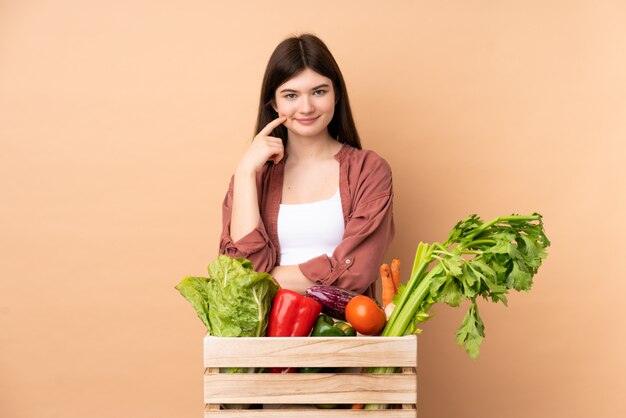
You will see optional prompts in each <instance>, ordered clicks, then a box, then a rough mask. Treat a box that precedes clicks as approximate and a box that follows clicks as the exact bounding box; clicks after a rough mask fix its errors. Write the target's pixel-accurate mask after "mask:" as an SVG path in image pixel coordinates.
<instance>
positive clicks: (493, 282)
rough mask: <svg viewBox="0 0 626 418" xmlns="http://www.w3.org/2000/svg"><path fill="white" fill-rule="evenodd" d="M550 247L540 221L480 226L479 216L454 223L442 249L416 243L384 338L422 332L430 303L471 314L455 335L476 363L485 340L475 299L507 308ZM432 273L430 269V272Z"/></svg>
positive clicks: (517, 219)
mask: <svg viewBox="0 0 626 418" xmlns="http://www.w3.org/2000/svg"><path fill="white" fill-rule="evenodd" d="M549 245H550V241H549V240H548V238H547V237H546V235H545V233H544V230H543V221H542V217H541V215H539V214H537V213H535V214H533V215H529V216H521V215H511V216H502V217H498V218H495V219H492V220H491V221H489V222H483V221H482V220H481V219H480V218H479V217H478V216H477V215H471V216H469V217H468V218H466V219H464V220H462V221H460V222H458V223H457V224H456V225H455V227H454V228H453V229H452V231H451V232H450V235H449V236H448V239H447V240H446V241H445V242H444V243H438V242H435V243H432V244H425V243H420V244H419V246H418V248H417V254H416V256H415V262H414V264H413V270H412V272H411V277H410V278H409V280H408V282H407V284H406V285H405V286H401V287H400V289H399V292H398V296H396V301H397V302H396V307H395V309H394V311H393V313H392V315H391V317H390V318H389V321H388V322H387V325H386V326H385V329H384V330H383V335H385V336H401V335H407V334H412V333H415V332H420V330H419V329H418V328H417V327H416V326H417V324H419V323H420V322H423V321H425V320H426V319H428V318H429V314H428V311H429V309H430V307H431V306H432V305H433V304H434V303H438V302H444V303H446V304H448V305H450V306H453V307H457V306H459V305H460V304H461V302H462V301H463V300H469V301H470V302H471V305H470V308H469V310H468V312H467V315H466V316H465V319H464V320H463V322H462V323H461V327H460V328H459V330H458V331H457V333H456V339H457V342H458V343H459V345H462V346H463V347H464V348H465V350H466V351H467V353H468V354H469V356H470V357H472V358H476V357H477V356H478V354H479V347H480V344H481V342H482V341H483V338H484V337H485V328H484V325H483V322H482V320H481V319H480V316H479V314H478V305H477V303H476V299H477V298H478V297H479V296H481V297H483V298H484V299H486V300H489V299H491V301H493V302H502V303H503V304H504V305H506V304H507V299H506V295H507V294H508V292H509V290H511V289H514V290H517V291H520V290H524V291H528V290H530V288H531V286H532V283H533V280H532V279H533V276H534V275H535V273H537V270H538V269H539V266H541V262H542V261H543V259H544V258H545V257H546V248H547V247H548V246H549ZM429 267H430V269H429Z"/></svg>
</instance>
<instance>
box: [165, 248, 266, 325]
mask: <svg viewBox="0 0 626 418" xmlns="http://www.w3.org/2000/svg"><path fill="white" fill-rule="evenodd" d="M208 270H209V277H192V276H188V277H185V278H184V279H183V280H182V281H181V282H180V283H179V284H178V285H177V286H176V289H177V290H178V291H179V292H180V294H181V295H182V296H183V297H184V298H185V299H187V300H188V301H189V303H191V306H193V308H194V309H195V310H196V312H197V314H198V317H199V318H200V320H201V321H202V322H203V323H204V325H205V326H206V327H207V332H208V333H209V334H211V335H214V336H217V337H262V336H264V335H265V332H266V331H267V322H268V317H269V312H270V309H271V305H272V300H273V299H274V295H275V294H276V291H277V290H278V286H277V285H276V282H275V281H274V279H272V276H271V275H270V274H269V273H257V272H256V271H254V265H253V264H252V263H251V262H250V261H248V260H246V259H245V258H231V257H228V256H226V255H220V256H219V257H218V258H217V259H216V260H214V261H213V262H212V263H211V264H209V268H208Z"/></svg>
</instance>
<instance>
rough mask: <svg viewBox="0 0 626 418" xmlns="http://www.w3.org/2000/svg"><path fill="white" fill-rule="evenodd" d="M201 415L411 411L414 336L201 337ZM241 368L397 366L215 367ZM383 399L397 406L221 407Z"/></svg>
mask: <svg viewBox="0 0 626 418" xmlns="http://www.w3.org/2000/svg"><path fill="white" fill-rule="evenodd" d="M204 366H205V372H204V401H205V404H206V408H205V418H219V417H224V418H227V417H228V418H235V417H242V418H279V417H281V418H287V417H291V418H305V417H310V418H313V417H315V418H324V417H328V418H330V417H334V418H338V417H349V418H350V417H360V418H383V417H384V418H409V417H411V418H415V417H416V416H417V412H416V401H417V375H416V367H417V336H415V335H410V336H406V337H365V336H359V337H292V338H285V337H271V338H269V337H266V338H220V337H212V336H206V337H205V338H204ZM230 367H245V368H252V367H254V368H269V367H333V368H345V367H351V368H355V367H356V368H361V367H397V368H400V370H401V373H394V374H367V373H365V374H361V373H358V372H353V373H350V372H341V373H311V374H309V373H283V374H279V373H220V368H230ZM355 403H364V404H368V403H369V404H388V405H395V406H396V408H394V409H383V410H351V409H310V410H307V409H296V408H295V407H288V409H248V410H233V409H221V408H220V405H221V404H283V405H294V404H297V405H310V404H355Z"/></svg>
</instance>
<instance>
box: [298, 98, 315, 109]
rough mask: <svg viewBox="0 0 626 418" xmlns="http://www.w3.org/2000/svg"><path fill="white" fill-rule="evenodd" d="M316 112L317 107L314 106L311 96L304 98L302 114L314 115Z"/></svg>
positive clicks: (301, 107)
mask: <svg viewBox="0 0 626 418" xmlns="http://www.w3.org/2000/svg"><path fill="white" fill-rule="evenodd" d="M314 111H315V107H314V106H313V101H312V100H311V98H310V97H309V96H303V97H302V105H301V106H300V112H301V113H312V112H314Z"/></svg>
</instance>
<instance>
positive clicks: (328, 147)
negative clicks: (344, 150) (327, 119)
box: [287, 132, 341, 161]
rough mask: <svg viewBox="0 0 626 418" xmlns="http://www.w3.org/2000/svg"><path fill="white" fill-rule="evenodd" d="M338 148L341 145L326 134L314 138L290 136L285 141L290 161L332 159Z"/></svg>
mask: <svg viewBox="0 0 626 418" xmlns="http://www.w3.org/2000/svg"><path fill="white" fill-rule="evenodd" d="M340 148H341V144H340V143H339V142H337V141H336V140H335V139H334V138H333V137H332V136H330V134H329V133H328V132H325V133H324V134H321V135H319V136H317V137H314V138H312V137H300V136H296V135H291V134H290V135H289V139H288V140H287V153H288V154H289V158H290V159H292V161H293V160H296V161H306V160H320V159H326V158H329V157H333V156H334V155H335V154H336V153H337V152H338V151H339V149H340Z"/></svg>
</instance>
